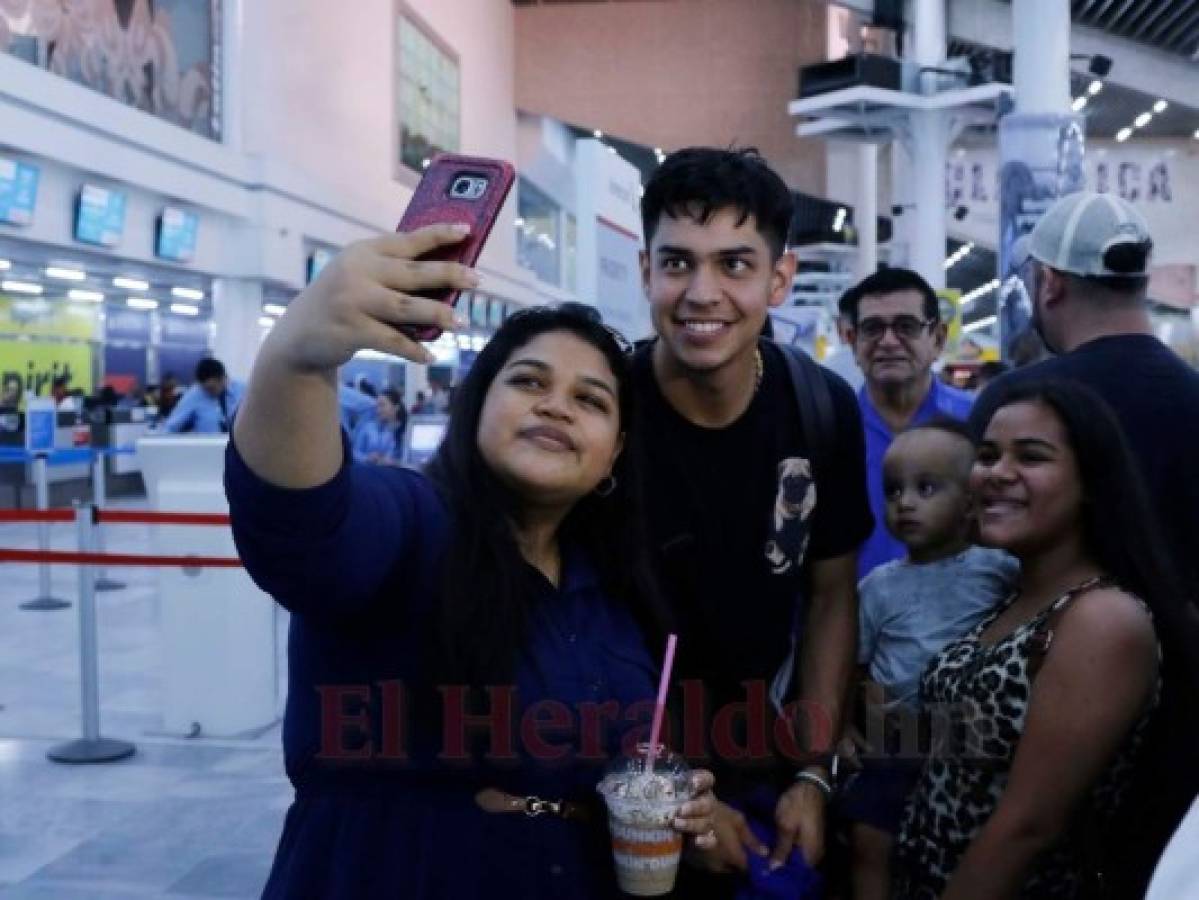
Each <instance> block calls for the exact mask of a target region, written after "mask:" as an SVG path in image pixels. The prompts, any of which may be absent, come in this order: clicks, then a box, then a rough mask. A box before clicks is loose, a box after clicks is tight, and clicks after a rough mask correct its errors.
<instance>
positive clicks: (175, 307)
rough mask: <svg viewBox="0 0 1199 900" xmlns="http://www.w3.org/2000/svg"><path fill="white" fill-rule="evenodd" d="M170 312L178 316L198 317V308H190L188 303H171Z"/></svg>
mask: <svg viewBox="0 0 1199 900" xmlns="http://www.w3.org/2000/svg"><path fill="white" fill-rule="evenodd" d="M171 312H173V313H175V314H176V315H180V316H198V315H199V314H200V307H198V306H192V305H191V304H190V303H172V304H171Z"/></svg>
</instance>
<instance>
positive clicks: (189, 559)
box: [0, 549, 241, 569]
mask: <svg viewBox="0 0 1199 900" xmlns="http://www.w3.org/2000/svg"><path fill="white" fill-rule="evenodd" d="M3 562H14V563H49V564H50V565H64V566H80V565H84V566H164V567H173V566H182V567H183V568H191V569H237V568H241V560H240V559H226V558H224V557H220V556H138V555H135V554H132V553H77V552H71V551H67V550H4V549H0V563H3Z"/></svg>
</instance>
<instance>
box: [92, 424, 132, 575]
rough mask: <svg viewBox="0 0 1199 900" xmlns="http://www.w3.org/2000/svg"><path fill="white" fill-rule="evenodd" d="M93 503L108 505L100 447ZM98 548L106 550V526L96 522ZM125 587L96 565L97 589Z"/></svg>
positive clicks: (94, 464) (94, 460)
mask: <svg viewBox="0 0 1199 900" xmlns="http://www.w3.org/2000/svg"><path fill="white" fill-rule="evenodd" d="M92 452H93V453H94V454H95V455H94V456H93V457H92V504H93V505H94V506H95V507H96V509H104V508H105V507H106V506H108V486H107V484H106V483H105V481H104V453H103V451H102V450H100V449H98V448H97V449H95V450H93V451H92ZM95 534H96V550H97V551H99V552H100V553H103V552H104V526H103V525H101V524H99V523H97V524H96V531H95ZM124 587H125V582H123V581H116V580H114V579H112V578H109V577H108V576H107V575H106V574H105V572H104V568H103V567H102V566H96V590H98V591H119V590H121V589H122V588H124Z"/></svg>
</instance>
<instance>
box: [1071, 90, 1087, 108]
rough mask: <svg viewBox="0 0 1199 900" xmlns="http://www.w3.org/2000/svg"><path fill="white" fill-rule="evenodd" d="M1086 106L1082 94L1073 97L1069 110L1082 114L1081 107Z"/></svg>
mask: <svg viewBox="0 0 1199 900" xmlns="http://www.w3.org/2000/svg"><path fill="white" fill-rule="evenodd" d="M1086 105H1087V97H1086V95H1085V94H1084V95H1083V96H1081V97H1075V98H1074V102H1073V103H1071V104H1070V108H1071V109H1072V110H1074V111H1075V112H1082V110H1083V107H1085V106H1086Z"/></svg>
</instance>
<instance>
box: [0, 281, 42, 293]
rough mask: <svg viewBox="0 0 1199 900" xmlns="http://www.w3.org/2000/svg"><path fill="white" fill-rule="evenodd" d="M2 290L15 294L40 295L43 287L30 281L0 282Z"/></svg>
mask: <svg viewBox="0 0 1199 900" xmlns="http://www.w3.org/2000/svg"><path fill="white" fill-rule="evenodd" d="M0 290H5V291H11V292H12V293H14V294H40V293H41V292H42V286H41V285H40V284H34V283H33V282H30V281H0Z"/></svg>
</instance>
